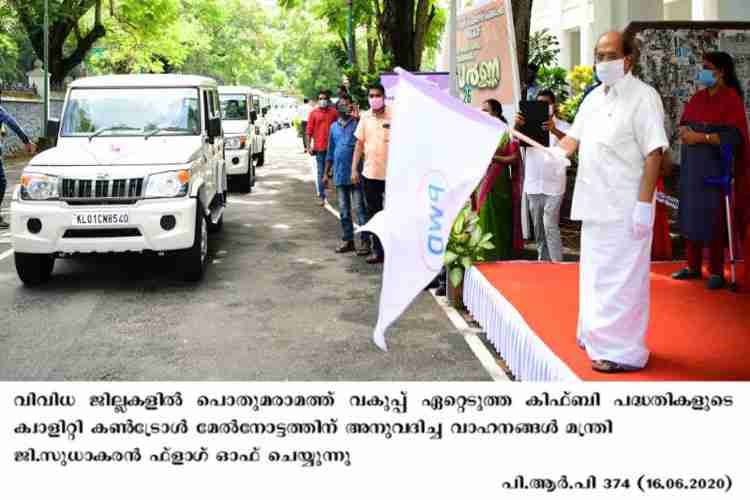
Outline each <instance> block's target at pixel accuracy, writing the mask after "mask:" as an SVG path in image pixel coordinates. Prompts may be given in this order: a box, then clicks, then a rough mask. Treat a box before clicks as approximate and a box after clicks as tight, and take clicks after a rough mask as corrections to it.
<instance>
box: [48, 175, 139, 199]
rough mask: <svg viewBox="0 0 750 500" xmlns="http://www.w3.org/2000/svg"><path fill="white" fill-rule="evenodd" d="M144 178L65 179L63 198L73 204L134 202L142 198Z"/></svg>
mask: <svg viewBox="0 0 750 500" xmlns="http://www.w3.org/2000/svg"><path fill="white" fill-rule="evenodd" d="M142 191H143V178H133V179H113V180H103V179H97V180H93V179H67V178H66V179H63V180H62V191H61V193H60V194H61V195H62V196H61V198H62V200H63V201H67V202H70V203H71V204H75V205H80V204H88V203H92V204H97V203H103V204H112V203H118V202H119V203H134V202H135V201H136V200H138V199H140V198H141V194H142Z"/></svg>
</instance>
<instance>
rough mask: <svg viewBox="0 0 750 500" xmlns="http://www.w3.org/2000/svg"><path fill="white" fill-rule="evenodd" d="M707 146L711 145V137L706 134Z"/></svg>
mask: <svg viewBox="0 0 750 500" xmlns="http://www.w3.org/2000/svg"><path fill="white" fill-rule="evenodd" d="M706 144H711V136H709V135H708V134H706Z"/></svg>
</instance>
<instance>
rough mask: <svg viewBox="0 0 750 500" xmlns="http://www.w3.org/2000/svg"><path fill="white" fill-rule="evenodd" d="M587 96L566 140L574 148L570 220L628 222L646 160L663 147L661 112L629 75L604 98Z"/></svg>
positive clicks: (652, 95) (656, 99)
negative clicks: (575, 145)
mask: <svg viewBox="0 0 750 500" xmlns="http://www.w3.org/2000/svg"><path fill="white" fill-rule="evenodd" d="M604 88H605V86H604V85H601V86H599V87H597V88H596V89H595V90H594V91H592V92H591V93H590V94H589V95H588V97H587V98H586V100H585V101H583V104H582V105H581V109H580V110H579V111H578V114H577V115H576V119H575V122H574V123H573V126H572V127H571V128H570V130H568V136H569V137H571V138H573V139H575V140H577V141H578V142H579V149H578V153H579V155H578V159H579V162H578V175H577V177H576V185H575V192H574V195H573V208H572V210H571V218H572V219H574V220H583V221H587V220H588V221H597V222H614V221H622V220H626V219H628V218H629V217H631V214H632V211H633V207H634V206H635V203H636V201H637V200H638V193H639V191H640V185H641V178H642V177H643V171H644V168H645V161H646V156H648V154H649V153H651V152H652V151H654V150H656V149H660V148H661V149H662V150H665V149H666V148H667V147H669V141H668V140H667V134H666V132H665V130H664V106H663V105H662V102H661V97H660V96H659V94H658V93H657V92H656V90H655V89H654V88H653V87H650V86H649V85H646V84H645V83H643V82H642V81H641V80H639V79H637V78H635V77H634V76H632V75H631V74H630V73H628V74H627V75H625V77H624V78H622V79H621V80H620V81H618V82H617V83H616V84H615V85H614V86H612V87H610V88H609V92H608V93H605V92H604Z"/></svg>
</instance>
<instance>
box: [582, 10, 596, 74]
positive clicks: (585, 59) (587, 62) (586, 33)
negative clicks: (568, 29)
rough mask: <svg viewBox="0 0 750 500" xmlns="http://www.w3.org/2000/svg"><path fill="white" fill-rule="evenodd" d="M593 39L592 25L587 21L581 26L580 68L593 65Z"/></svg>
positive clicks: (594, 40)
mask: <svg viewBox="0 0 750 500" xmlns="http://www.w3.org/2000/svg"><path fill="white" fill-rule="evenodd" d="M595 43H596V39H595V38H594V31H593V23H590V22H588V21H586V22H584V23H582V24H581V66H593V65H594V44H595Z"/></svg>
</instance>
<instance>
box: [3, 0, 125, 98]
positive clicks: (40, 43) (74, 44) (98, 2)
mask: <svg viewBox="0 0 750 500" xmlns="http://www.w3.org/2000/svg"><path fill="white" fill-rule="evenodd" d="M8 3H9V5H10V6H11V7H12V8H13V10H14V11H15V13H16V15H17V16H18V20H19V21H20V24H21V26H23V28H24V30H25V31H26V34H27V35H28V37H29V40H30V41H31V45H32V47H33V48H34V52H35V53H36V55H37V57H38V58H39V59H42V58H43V56H44V26H43V24H44V1H43V0H8ZM113 3H114V1H112V2H110V7H111V8H114V7H113ZM102 4H103V1H102V0H77V1H72V0H49V11H50V36H49V54H50V60H49V71H50V74H51V79H52V82H53V83H56V84H59V83H62V81H63V79H64V78H65V76H66V75H67V74H68V73H69V72H70V71H71V70H72V69H73V68H75V67H76V66H78V65H79V64H80V63H81V62H83V60H84V58H85V57H86V54H88V52H89V51H90V50H91V48H92V47H93V46H94V44H95V43H96V41H97V40H99V39H100V38H102V37H104V35H105V34H106V30H105V28H104V25H103V23H102V10H103V5H102ZM91 9H94V22H93V25H92V27H91V29H89V30H88V31H83V30H82V29H81V20H82V18H83V17H84V16H85V15H86V14H87V13H88V12H89V11H90V10H91Z"/></svg>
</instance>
